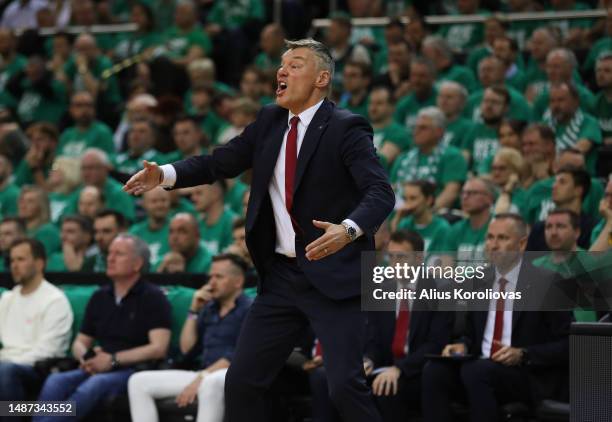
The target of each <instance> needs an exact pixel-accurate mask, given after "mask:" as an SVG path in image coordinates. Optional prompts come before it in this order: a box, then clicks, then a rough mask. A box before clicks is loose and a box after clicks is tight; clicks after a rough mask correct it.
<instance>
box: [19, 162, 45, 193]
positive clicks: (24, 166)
mask: <svg viewBox="0 0 612 422" xmlns="http://www.w3.org/2000/svg"><path fill="white" fill-rule="evenodd" d="M42 170H43V174H44V175H45V178H47V177H49V172H50V171H51V164H48V165H45V167H43V169H42ZM15 184H16V185H17V186H23V185H32V184H34V174H33V173H32V169H31V168H30V165H29V164H28V162H27V160H26V159H25V158H22V159H21V161H20V162H19V164H18V165H17V168H16V169H15Z"/></svg>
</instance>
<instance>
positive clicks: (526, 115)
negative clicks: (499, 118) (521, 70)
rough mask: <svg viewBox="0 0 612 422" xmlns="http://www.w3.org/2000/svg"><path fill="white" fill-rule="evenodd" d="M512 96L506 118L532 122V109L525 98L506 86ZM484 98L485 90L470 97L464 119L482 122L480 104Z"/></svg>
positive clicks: (464, 110) (464, 111)
mask: <svg viewBox="0 0 612 422" xmlns="http://www.w3.org/2000/svg"><path fill="white" fill-rule="evenodd" d="M506 88H507V89H508V93H509V94H510V104H509V107H508V111H507V113H506V116H507V117H508V118H509V119H511V120H520V121H523V122H529V121H530V120H531V117H532V115H531V107H530V106H529V103H528V102H527V100H525V96H523V94H521V93H520V92H518V91H517V90H516V89H514V88H512V87H510V86H506ZM483 97H484V89H480V90H478V91H476V92H474V93H473V94H472V95H470V96H469V98H468V100H467V103H466V105H465V108H464V109H463V117H465V118H466V119H470V120H472V121H474V122H482V117H481V115H480V103H482V98H483Z"/></svg>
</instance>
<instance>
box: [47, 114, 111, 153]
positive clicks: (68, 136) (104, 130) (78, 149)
mask: <svg viewBox="0 0 612 422" xmlns="http://www.w3.org/2000/svg"><path fill="white" fill-rule="evenodd" d="M87 148H99V149H101V150H102V151H104V152H106V153H107V154H108V155H109V158H110V159H112V158H113V157H114V155H115V145H114V143H113V133H112V132H111V130H110V128H109V127H108V126H107V125H106V124H104V123H102V122H99V121H94V122H92V124H91V126H89V128H88V129H86V130H85V131H82V130H81V129H79V128H78V127H76V126H73V127H69V128H68V129H66V130H64V132H62V135H61V136H60V140H59V145H58V146H57V155H58V156H60V155H65V156H68V157H77V158H79V157H81V155H83V152H85V150H86V149H87Z"/></svg>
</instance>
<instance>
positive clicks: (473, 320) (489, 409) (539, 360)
mask: <svg viewBox="0 0 612 422" xmlns="http://www.w3.org/2000/svg"><path fill="white" fill-rule="evenodd" d="M527 234H528V229H527V225H526V224H525V222H524V221H523V220H522V219H521V218H520V217H519V216H517V215H515V214H501V215H499V216H496V217H495V218H494V219H493V220H492V221H491V224H490V225H489V229H488V231H487V240H486V252H487V254H488V255H489V259H490V261H491V263H492V264H493V265H492V267H491V269H490V271H487V272H486V273H485V278H484V279H483V280H482V283H483V286H487V287H489V286H490V287H489V288H492V289H494V291H498V292H499V291H502V292H503V291H516V290H519V291H523V290H524V289H525V288H527V287H526V286H527V283H528V282H530V281H532V280H537V281H538V284H542V283H546V282H547V281H552V280H554V274H553V273H549V272H548V271H545V270H542V269H538V268H536V267H534V266H533V265H532V264H531V263H530V262H529V260H527V259H522V254H520V253H519V252H523V251H524V250H525V246H526V243H527ZM524 293H525V294H528V293H530V292H529V291H525V292H524ZM514 303H515V302H514V301H504V299H498V300H496V301H494V302H493V299H492V301H491V302H490V306H489V311H488V312H476V311H468V312H466V314H465V324H466V328H465V335H464V336H463V338H462V339H461V342H458V343H453V344H448V345H447V346H446V347H444V349H443V351H442V356H452V355H472V356H473V357H474V358H476V359H474V360H468V361H467V362H463V363H462V362H456V363H455V362H441V361H433V360H432V361H430V362H428V363H427V364H426V365H425V368H424V369H423V376H422V379H423V386H422V388H423V394H422V409H423V416H424V418H423V419H424V421H426V422H434V421H435V422H445V421H452V420H454V418H453V416H452V413H451V401H454V400H457V399H460V396H461V395H462V394H461V392H463V391H465V396H466V398H467V404H468V406H469V418H470V420H471V421H495V420H498V415H499V409H498V406H499V405H501V404H505V403H508V402H513V401H520V402H523V403H526V404H528V405H531V404H532V403H534V401H535V402H536V403H537V402H538V401H539V400H541V399H542V398H550V397H551V394H550V392H548V391H544V390H543V389H542V388H538V387H540V385H539V384H537V383H536V382H537V381H536V380H535V379H538V378H539V379H544V378H548V377H553V378H554V379H558V378H559V377H560V376H562V375H565V376H567V367H568V361H569V342H568V333H569V326H570V322H571V314H570V313H569V312H543V311H532V312H524V311H523V312H519V311H518V310H517V309H513V307H514ZM502 309H503V311H502ZM553 385H555V384H553ZM538 393H539V394H538Z"/></svg>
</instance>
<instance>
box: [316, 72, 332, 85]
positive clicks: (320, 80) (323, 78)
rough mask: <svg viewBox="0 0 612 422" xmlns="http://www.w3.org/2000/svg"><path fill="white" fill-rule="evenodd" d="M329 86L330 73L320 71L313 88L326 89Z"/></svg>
mask: <svg viewBox="0 0 612 422" xmlns="http://www.w3.org/2000/svg"><path fill="white" fill-rule="evenodd" d="M329 85H331V73H330V72H329V70H322V71H320V72H319V75H318V76H317V80H316V81H315V86H316V87H317V88H321V89H323V88H326V87H328V86H329Z"/></svg>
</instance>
